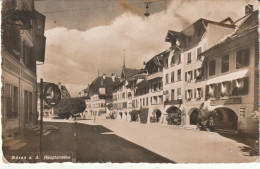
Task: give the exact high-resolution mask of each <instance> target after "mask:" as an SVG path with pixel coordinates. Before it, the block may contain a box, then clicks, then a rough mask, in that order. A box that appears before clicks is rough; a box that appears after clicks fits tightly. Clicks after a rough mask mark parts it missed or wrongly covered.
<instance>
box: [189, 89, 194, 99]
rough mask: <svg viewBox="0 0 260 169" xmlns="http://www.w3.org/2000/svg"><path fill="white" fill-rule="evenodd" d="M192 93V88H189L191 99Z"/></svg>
mask: <svg viewBox="0 0 260 169" xmlns="http://www.w3.org/2000/svg"><path fill="white" fill-rule="evenodd" d="M192 93H193V92H192V89H191V90H190V98H191V99H192Z"/></svg>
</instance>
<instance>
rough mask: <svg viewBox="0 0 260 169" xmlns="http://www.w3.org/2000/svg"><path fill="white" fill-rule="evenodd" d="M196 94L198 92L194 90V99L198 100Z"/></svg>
mask: <svg viewBox="0 0 260 169" xmlns="http://www.w3.org/2000/svg"><path fill="white" fill-rule="evenodd" d="M196 92H197V89H194V99H196Z"/></svg>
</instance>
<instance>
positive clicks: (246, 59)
mask: <svg viewBox="0 0 260 169" xmlns="http://www.w3.org/2000/svg"><path fill="white" fill-rule="evenodd" d="M243 59H244V65H245V66H248V65H249V49H246V50H245V55H244V58H243Z"/></svg>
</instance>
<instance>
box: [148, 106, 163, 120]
mask: <svg viewBox="0 0 260 169" xmlns="http://www.w3.org/2000/svg"><path fill="white" fill-rule="evenodd" d="M161 116H162V112H161V111H160V110H159V109H154V110H153V112H152V117H150V122H151V123H158V122H159V121H160V118H161Z"/></svg>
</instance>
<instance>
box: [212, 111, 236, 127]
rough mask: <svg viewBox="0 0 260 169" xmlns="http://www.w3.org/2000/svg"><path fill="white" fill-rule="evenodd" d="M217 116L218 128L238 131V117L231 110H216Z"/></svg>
mask: <svg viewBox="0 0 260 169" xmlns="http://www.w3.org/2000/svg"><path fill="white" fill-rule="evenodd" d="M215 111H216V113H217V116H216V117H215V118H214V121H215V124H216V128H217V129H224V130H238V116H237V114H236V113H235V112H234V111H233V110H232V109H229V108H217V109H215Z"/></svg>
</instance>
